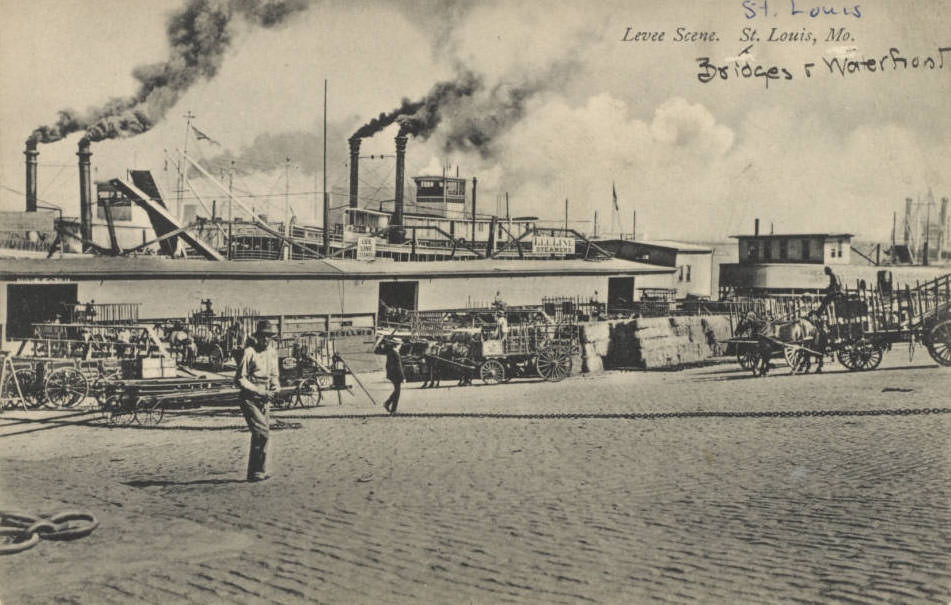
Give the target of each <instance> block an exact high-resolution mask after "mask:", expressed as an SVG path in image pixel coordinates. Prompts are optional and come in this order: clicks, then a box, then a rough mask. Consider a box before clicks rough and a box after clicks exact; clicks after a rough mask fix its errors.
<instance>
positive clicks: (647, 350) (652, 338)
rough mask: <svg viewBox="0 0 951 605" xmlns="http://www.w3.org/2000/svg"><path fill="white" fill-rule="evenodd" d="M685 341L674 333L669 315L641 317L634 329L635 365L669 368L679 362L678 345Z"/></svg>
mask: <svg viewBox="0 0 951 605" xmlns="http://www.w3.org/2000/svg"><path fill="white" fill-rule="evenodd" d="M685 342H687V338H686V337H684V336H677V335H676V334H675V333H674V329H673V324H672V323H671V321H670V318H669V317H641V318H639V319H637V329H636V330H635V331H634V347H635V351H636V355H637V361H638V363H637V365H638V366H640V367H642V368H644V369H647V370H655V369H661V368H670V367H674V366H676V365H678V364H679V363H680V356H679V353H680V351H679V349H680V345H681V344H683V343H685Z"/></svg>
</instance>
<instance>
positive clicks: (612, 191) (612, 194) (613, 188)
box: [611, 182, 620, 210]
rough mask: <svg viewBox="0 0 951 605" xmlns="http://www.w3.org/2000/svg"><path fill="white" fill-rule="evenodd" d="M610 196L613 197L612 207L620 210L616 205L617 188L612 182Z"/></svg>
mask: <svg viewBox="0 0 951 605" xmlns="http://www.w3.org/2000/svg"><path fill="white" fill-rule="evenodd" d="M611 197H613V198H614V209H615V210H620V207H618V205H617V188H616V187H615V186H614V183H613V182H612V183H611Z"/></svg>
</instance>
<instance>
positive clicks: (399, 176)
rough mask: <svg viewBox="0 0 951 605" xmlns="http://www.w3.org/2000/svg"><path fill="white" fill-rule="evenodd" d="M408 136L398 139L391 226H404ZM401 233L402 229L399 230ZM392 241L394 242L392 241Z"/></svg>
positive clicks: (398, 137) (402, 135)
mask: <svg viewBox="0 0 951 605" xmlns="http://www.w3.org/2000/svg"><path fill="white" fill-rule="evenodd" d="M405 165H406V135H405V134H401V135H398V136H397V137H396V197H395V198H394V200H393V220H392V222H391V223H390V224H391V225H394V226H397V227H402V226H403V173H404V171H405V169H406V166H405ZM399 231H400V232H401V231H402V229H400V230H399ZM391 241H392V240H391Z"/></svg>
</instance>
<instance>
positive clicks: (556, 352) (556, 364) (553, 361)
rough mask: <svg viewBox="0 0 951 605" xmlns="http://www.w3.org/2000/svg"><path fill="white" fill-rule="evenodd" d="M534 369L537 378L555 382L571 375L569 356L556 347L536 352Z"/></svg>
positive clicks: (568, 353) (566, 352)
mask: <svg viewBox="0 0 951 605" xmlns="http://www.w3.org/2000/svg"><path fill="white" fill-rule="evenodd" d="M535 367H536V368H537V369H538V375H539V376H541V377H542V378H544V379H545V380H548V381H551V382H557V381H559V380H562V379H564V378H567V377H568V376H570V375H571V354H570V352H569V351H566V350H563V349H560V348H558V347H545V348H544V349H541V350H540V351H539V352H538V356H537V357H536V359H535Z"/></svg>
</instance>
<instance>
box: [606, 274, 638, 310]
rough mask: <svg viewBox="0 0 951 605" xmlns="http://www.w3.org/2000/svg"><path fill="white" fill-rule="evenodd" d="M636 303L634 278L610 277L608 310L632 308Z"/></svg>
mask: <svg viewBox="0 0 951 605" xmlns="http://www.w3.org/2000/svg"><path fill="white" fill-rule="evenodd" d="M633 303H634V278H633V277H610V278H608V311H609V312H610V311H611V310H613V309H619V310H625V309H631V308H632V307H633Z"/></svg>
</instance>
